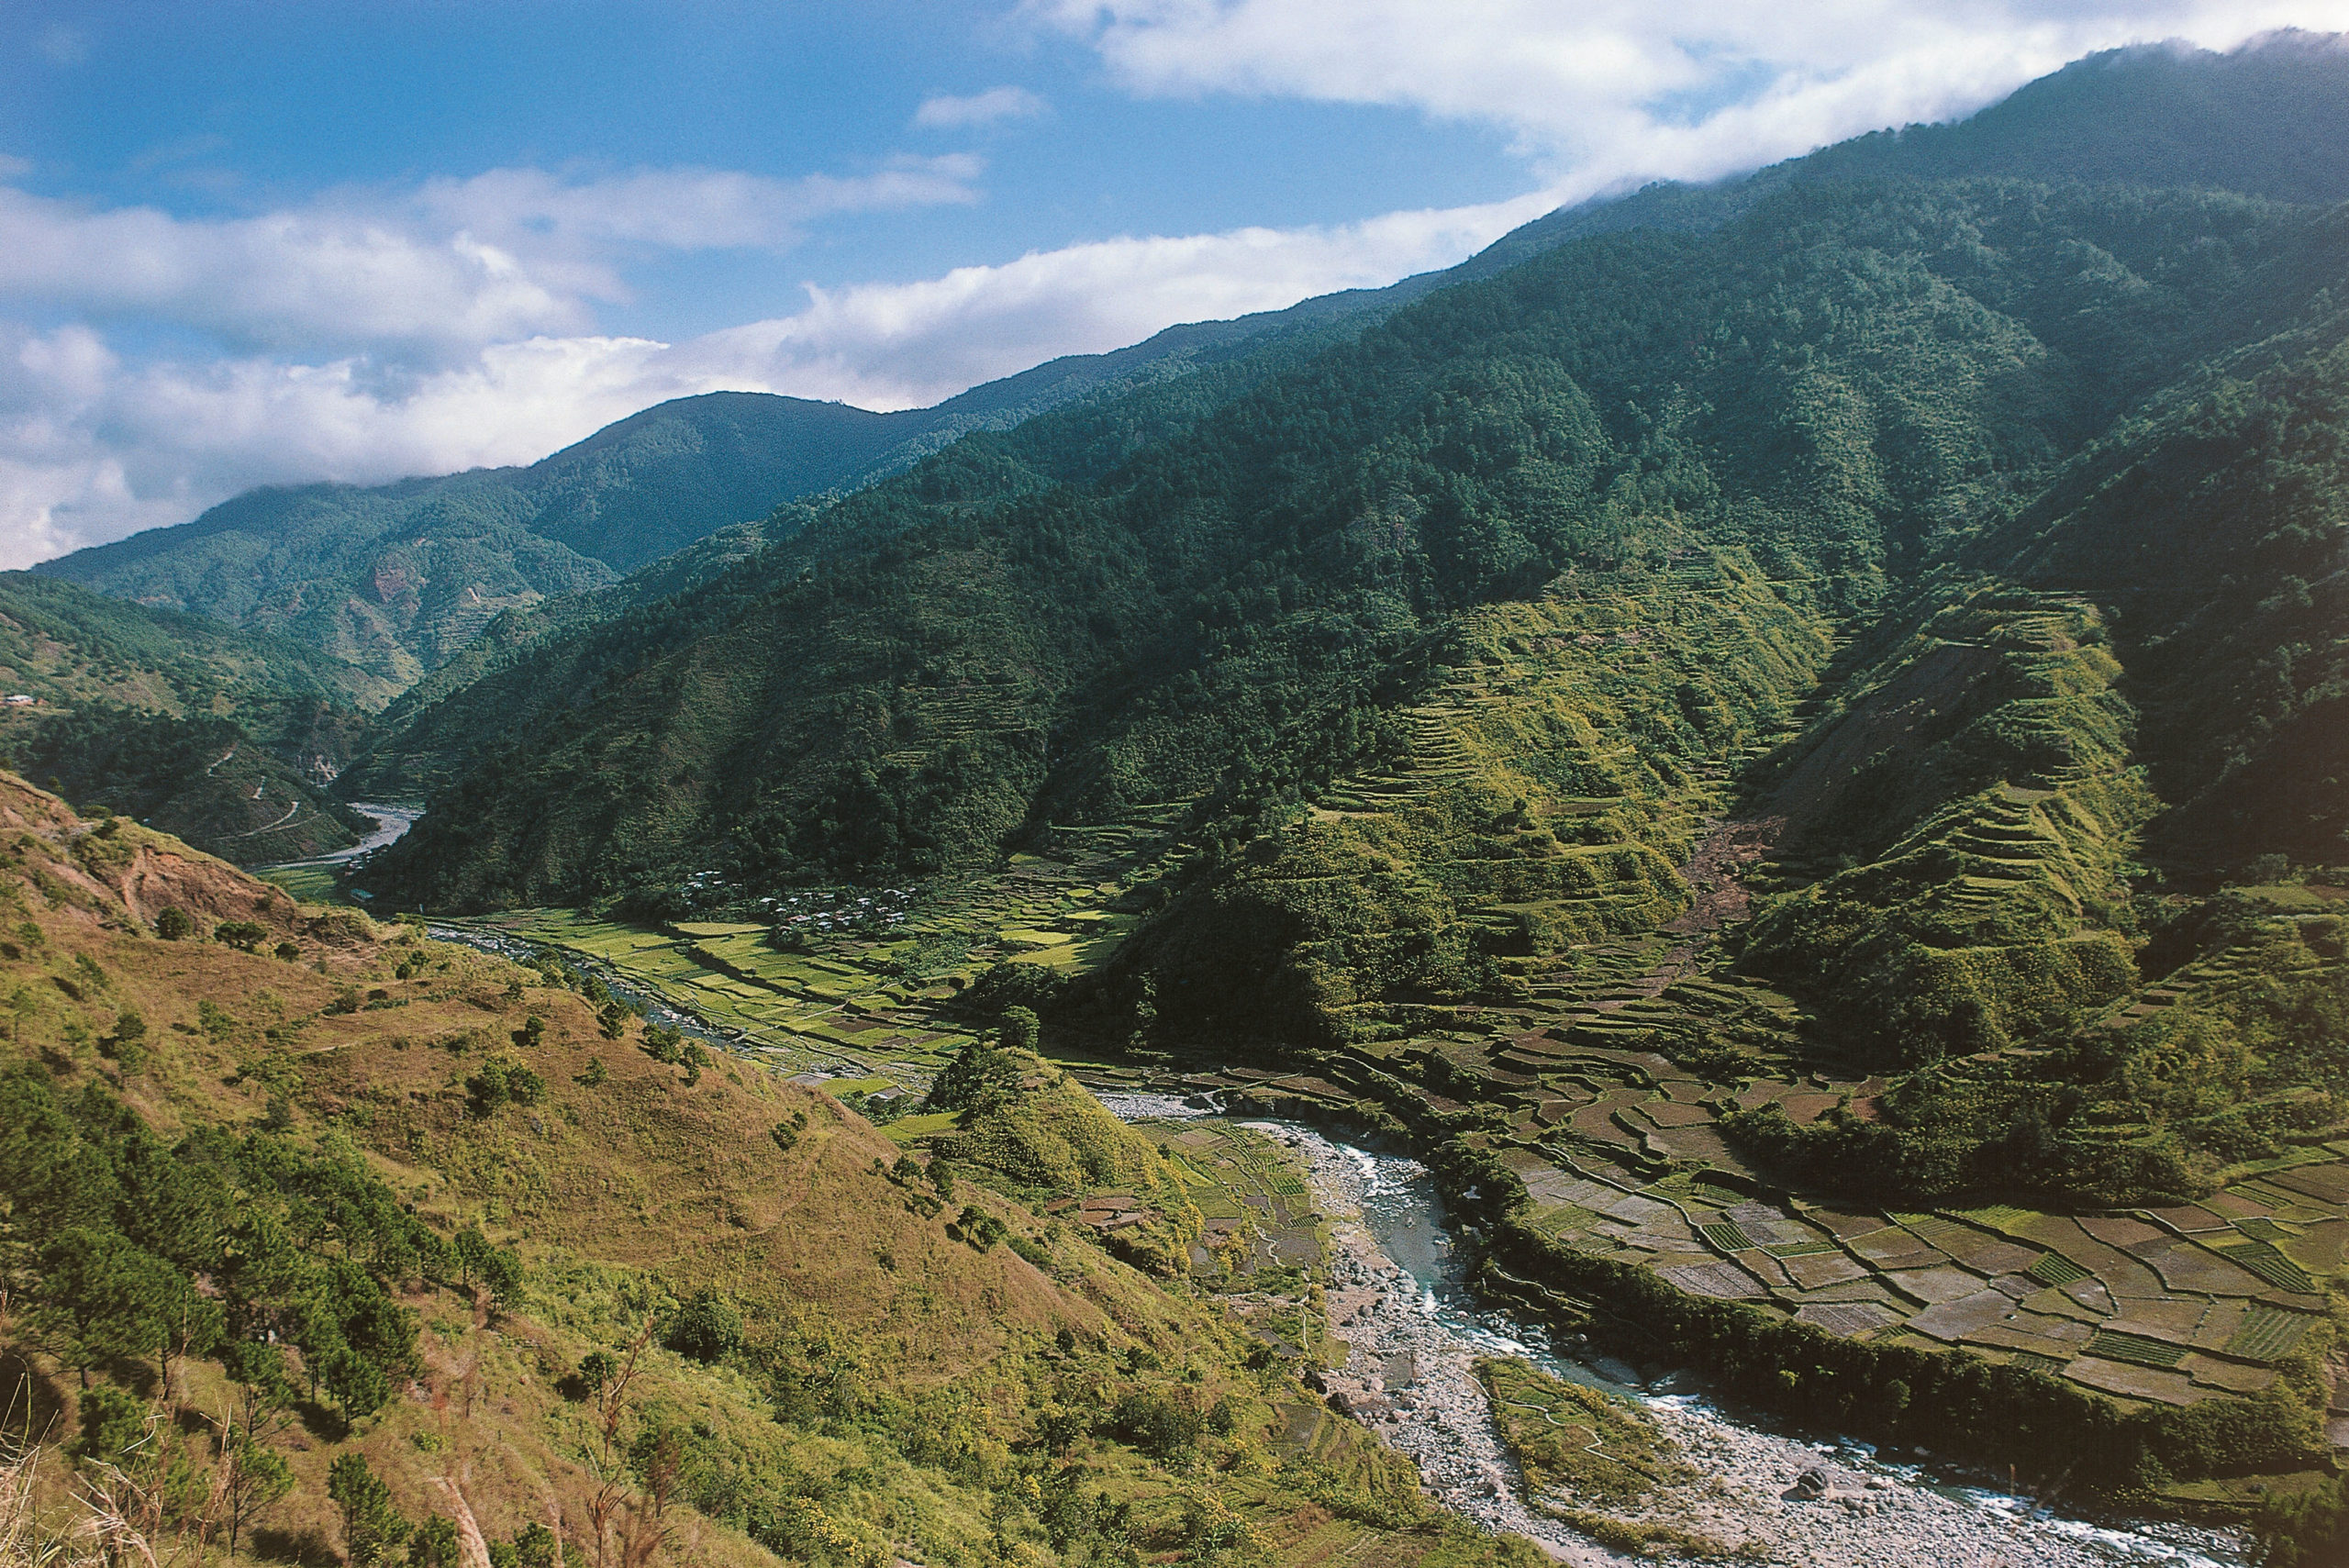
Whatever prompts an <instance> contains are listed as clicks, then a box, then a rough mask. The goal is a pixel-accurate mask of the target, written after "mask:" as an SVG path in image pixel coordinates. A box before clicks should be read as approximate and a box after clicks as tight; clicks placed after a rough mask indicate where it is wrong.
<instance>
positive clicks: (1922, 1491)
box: [1103, 1095, 2246, 1568]
mask: <svg viewBox="0 0 2349 1568" xmlns="http://www.w3.org/2000/svg"><path fill="white" fill-rule="evenodd" d="M1103 1103H1104V1104H1106V1105H1108V1106H1109V1108H1110V1109H1111V1110H1112V1111H1114V1112H1116V1113H1117V1114H1119V1116H1121V1117H1124V1118H1127V1119H1129V1120H1137V1119H1144V1118H1165V1117H1193V1116H1200V1115H1208V1114H1213V1113H1211V1112H1207V1111H1203V1110H1201V1109H1199V1108H1197V1107H1196V1106H1189V1105H1187V1104H1186V1102H1184V1101H1182V1100H1180V1099H1177V1098H1175V1097H1174V1096H1171V1095H1105V1096H1103ZM1243 1125H1246V1126H1250V1127H1253V1128H1258V1129H1262V1130H1264V1131H1265V1132H1266V1133H1268V1134H1270V1135H1271V1136H1274V1137H1275V1138H1278V1139H1279V1140H1281V1141H1283V1142H1284V1143H1286V1144H1287V1145H1288V1146H1289V1148H1290V1150H1291V1151H1292V1152H1293V1153H1294V1154H1295V1155H1296V1157H1297V1160H1298V1162H1299V1163H1300V1164H1302V1165H1303V1166H1304V1167H1305V1170H1306V1173H1307V1179H1308V1183H1309V1184H1310V1185H1311V1187H1312V1189H1313V1194H1314V1198H1315V1201H1316V1203H1317V1204H1318V1205H1319V1207H1320V1209H1321V1211H1322V1212H1323V1213H1324V1214H1325V1215H1327V1216H1329V1217H1330V1219H1331V1221H1332V1223H1333V1227H1334V1229H1335V1231H1336V1237H1335V1240H1336V1243H1337V1245H1336V1249H1335V1252H1334V1255H1333V1257H1332V1259H1331V1278H1330V1287H1329V1292H1328V1296H1329V1303H1330V1329H1331V1332H1332V1333H1333V1334H1335V1335H1336V1336H1337V1337H1339V1338H1341V1339H1343V1340H1347V1341H1348V1342H1349V1343H1351V1344H1353V1346H1354V1347H1355V1351H1354V1353H1353V1355H1352V1356H1351V1357H1350V1358H1349V1360H1348V1362H1347V1365H1346V1366H1345V1367H1344V1368H1343V1369H1341V1370H1340V1371H1339V1372H1337V1373H1332V1374H1331V1375H1330V1378H1329V1382H1330V1389H1331V1393H1332V1395H1333V1396H1334V1400H1333V1402H1342V1403H1343V1404H1344V1405H1346V1406H1347V1407H1350V1408H1352V1409H1353V1410H1355V1411H1356V1412H1357V1413H1358V1414H1359V1415H1360V1416H1361V1417H1362V1418H1364V1421H1365V1424H1366V1425H1369V1426H1370V1427H1371V1428H1372V1429H1374V1430H1375V1431H1377V1432H1378V1433H1379V1434H1380V1435H1381V1436H1382V1437H1384V1438H1385V1439H1386V1440H1387V1442H1389V1443H1390V1444H1391V1445H1393V1446H1394V1447H1395V1448H1396V1449H1397V1450H1398V1451H1402V1452H1404V1453H1407V1454H1408V1455H1409V1456H1410V1457H1411V1458H1412V1459H1414V1460H1415V1461H1417V1462H1418V1463H1419V1468H1420V1471H1421V1473H1423V1474H1424V1475H1425V1476H1426V1477H1427V1481H1428V1485H1429V1488H1430V1490H1431V1493H1433V1495H1434V1496H1437V1497H1438V1498H1439V1499H1440V1500H1442V1502H1444V1503H1445V1504H1446V1505H1448V1506H1450V1507H1453V1509H1455V1510H1457V1511H1458V1512H1460V1513H1462V1514H1464V1515H1466V1516H1467V1517H1468V1518H1473V1519H1475V1520H1476V1521H1477V1522H1478V1523H1480V1524H1483V1525H1486V1526H1487V1527H1488V1528H1492V1529H1508V1530H1515V1531H1517V1532H1519V1533H1520V1534H1523V1535H1525V1536H1528V1537H1529V1538H1531V1539H1532V1540H1535V1541H1537V1542H1539V1543H1540V1544H1542V1547H1543V1548H1544V1549H1545V1550H1546V1551H1548V1552H1549V1553H1550V1554H1551V1555H1552V1556H1553V1557H1554V1558H1556V1559H1557V1560H1559V1561H1561V1562H1574V1563H1588V1564H1601V1563H1616V1562H1626V1561H1629V1559H1624V1558H1620V1557H1618V1556H1616V1555H1615V1554H1613V1553H1611V1552H1609V1551H1605V1550H1604V1549H1602V1548H1600V1547H1598V1546H1597V1545H1595V1544H1594V1543H1592V1542H1591V1541H1589V1540H1586V1539H1585V1538H1584V1537H1582V1536H1581V1535H1579V1534H1577V1533H1576V1532H1575V1531H1574V1530H1572V1529H1568V1528H1567V1527H1565V1526H1564V1525H1563V1524H1561V1523H1559V1522H1557V1521H1556V1520H1554V1519H1552V1518H1548V1517H1546V1516H1544V1515H1542V1514H1539V1513H1537V1512H1535V1511H1534V1510H1533V1509H1532V1508H1531V1507H1528V1506H1527V1504H1526V1502H1525V1500H1524V1498H1523V1496H1522V1484H1521V1480H1520V1477H1519V1475H1518V1473H1517V1470H1516V1467H1515V1465H1514V1464H1513V1463H1512V1462H1510V1460H1509V1459H1508V1455H1507V1453H1506V1452H1505V1451H1503V1449H1502V1447H1501V1444H1500V1440H1499V1436H1498V1434H1497V1432H1496V1430H1495V1429H1494V1427H1493V1422H1492V1418H1491V1414H1490V1410H1489V1407H1488V1406H1487V1404H1486V1396H1485V1394H1484V1390H1483V1388H1482V1386H1481V1385H1479V1384H1478V1383H1477V1381H1476V1378H1475V1372H1474V1370H1473V1363H1474V1362H1475V1358H1476V1357H1478V1356H1486V1355H1507V1356H1520V1357H1522V1358H1524V1359H1525V1360H1527V1361H1529V1362H1532V1363H1533V1364H1535V1365H1536V1366H1539V1367H1541V1368H1542V1370H1543V1371H1545V1372H1548V1373H1551V1374H1552V1375H1553V1376H1557V1377H1563V1378H1566V1379H1569V1380H1571V1381H1574V1382H1577V1383H1582V1384H1586V1385H1592V1386H1595V1387H1600V1388H1605V1389H1608V1390H1609V1391H1611V1392H1614V1393H1618V1394H1622V1395H1625V1396H1629V1397H1631V1399H1633V1400H1635V1401H1636V1402H1638V1403H1639V1404H1640V1405H1641V1406H1642V1407H1643V1408H1644V1409H1645V1410H1646V1412H1647V1413H1648V1414H1649V1415H1650V1416H1652V1417H1653V1418H1654V1419H1655V1421H1656V1422H1657V1424H1658V1425H1659V1426H1661V1427H1662V1428H1663V1429H1664V1431H1665V1432H1666V1433H1667V1434H1668V1435H1669V1436H1670V1437H1672V1438H1673V1439H1674V1440H1675V1441H1676V1442H1678V1443H1679V1445H1680V1447H1681V1449H1682V1451H1683V1452H1684V1453H1685V1454H1686V1456H1687V1458H1688V1460H1689V1461H1690V1462H1693V1463H1694V1464H1695V1465H1696V1466H1697V1467H1698V1470H1699V1471H1700V1472H1701V1473H1704V1474H1705V1475H1706V1477H1707V1481H1706V1484H1705V1485H1703V1486H1701V1487H1690V1488H1683V1489H1681V1490H1680V1491H1679V1492H1678V1493H1675V1494H1674V1495H1673V1496H1670V1497H1669V1498H1667V1499H1665V1500H1664V1502H1663V1504H1662V1505H1661V1506H1659V1507H1657V1508H1656V1509H1655V1511H1654V1512H1653V1515H1652V1516H1650V1517H1651V1518H1653V1522H1658V1523H1669V1524H1673V1525H1675V1526H1678V1527H1679V1528H1682V1529H1691V1530H1694V1531H1697V1532H1698V1533H1702V1534H1706V1535H1709V1536H1712V1537H1713V1538H1714V1539H1716V1540H1722V1541H1724V1542H1726V1543H1728V1544H1729V1545H1731V1546H1732V1547H1737V1546H1743V1547H1746V1548H1747V1549H1748V1550H1749V1551H1752V1552H1753V1553H1754V1554H1755V1555H1756V1557H1757V1559H1758V1560H1760V1561H1765V1562H1782V1563H1787V1564H1801V1565H1802V1568H2024V1565H2026V1564H2029V1565H2032V1568H2038V1565H2041V1564H2044V1565H2046V1568H2111V1565H2113V1564H2121V1563H2129V1564H2165V1565H2168V1568H2241V1565H2242V1564H2243V1563H2244V1562H2246V1559H2245V1558H2244V1557H2243V1555H2242V1553H2241V1552H2240V1551H2239V1550H2238V1549H2237V1547H2236V1545H2235V1543H2234V1542H2233V1540H2232V1539H2231V1538H2227V1537H2223V1536H2221V1535H2218V1534H2216V1533H2214V1532H2211V1531H2208V1530H2201V1529H2192V1528H2188V1527H2183V1526H2175V1525H2166V1524H2143V1523H2140V1524H2132V1525H2128V1526H2125V1527H2122V1526H2114V1525H2110V1524H2103V1523H2097V1522H2092V1521H2089V1520H2086V1519H2079V1518H2068V1517H2065V1516H2064V1515H2061V1514H2058V1513H2054V1512H2052V1511H2049V1510H2046V1509H2043V1508H2039V1507H2036V1506H2035V1505H2034V1504H2033V1503H2032V1501H2031V1500H2030V1499H2028V1498H2025V1497H2021V1496H2014V1495H2011V1494H2009V1493H2008V1492H2005V1491H2002V1490H1999V1489H1997V1488H1995V1487H1991V1486H1987V1485H1980V1484H1978V1482H1977V1481H1976V1479H1974V1478H1969V1477H1964V1476H1956V1475H1948V1474H1937V1473H1933V1472H1932V1471H1929V1470H1927V1469H1926V1468H1924V1467H1922V1466H1920V1465H1916V1464H1909V1463H1896V1462H1891V1461H1889V1460H1886V1459H1882V1458H1879V1457H1878V1456H1877V1455H1876V1452H1875V1451H1873V1450H1872V1449H1870V1448H1869V1447H1868V1445H1866V1444H1865V1443H1861V1442H1857V1441H1853V1440H1817V1439H1812V1438H1807V1437H1803V1436H1799V1435H1796V1434H1793V1433H1790V1432H1787V1431H1784V1430H1780V1429H1776V1428H1775V1427H1773V1426H1772V1425H1771V1424H1770V1423H1768V1422H1767V1421H1766V1420H1764V1419H1761V1418H1755V1417H1754V1416H1753V1415H1752V1414H1751V1413H1748V1412H1743V1411H1736V1410H1731V1409H1730V1408H1727V1407H1723V1406H1721V1405H1720V1404H1717V1403H1715V1402H1714V1401H1713V1400H1711V1399H1710V1398H1709V1397H1707V1396H1706V1395H1705V1393H1704V1392H1703V1391H1702V1390H1701V1388H1699V1387H1698V1385H1696V1384H1695V1383H1694V1381H1693V1380H1691V1379H1688V1378H1687V1377H1682V1376H1675V1377H1667V1378H1664V1379H1662V1380H1659V1381H1656V1382H1642V1381H1640V1373H1638V1372H1636V1371H1634V1370H1633V1369H1631V1368H1630V1367H1627V1366H1622V1365H1620V1364H1619V1363H1614V1362H1608V1361H1606V1360H1605V1359H1603V1358H1599V1359H1595V1360H1586V1359H1582V1358H1578V1357H1577V1356H1575V1354H1572V1353H1570V1352H1569V1351H1568V1350H1567V1349H1566V1348H1564V1347H1561V1346H1558V1345H1555V1344H1553V1342H1552V1340H1551V1339H1550V1336H1549V1335H1548V1334H1547V1333H1546V1332H1545V1331H1544V1330H1543V1329H1541V1328H1540V1327H1538V1326H1535V1325H1531V1324H1528V1323H1525V1322H1523V1321H1520V1320H1519V1319H1518V1318H1515V1317H1514V1316H1513V1315H1511V1314H1509V1313H1508V1312H1506V1311H1503V1310H1498V1309H1496V1308H1493V1307H1486V1306H1485V1305H1483V1304H1481V1303H1479V1302H1478V1301H1477V1300H1476V1299H1475V1297H1474V1296H1472V1295H1471V1294H1470V1292H1469V1290H1468V1288H1467V1285H1466V1283H1465V1270H1464V1267H1463V1264H1462V1261H1461V1256H1460V1251H1461V1250H1460V1248H1459V1247H1458V1246H1457V1244H1456V1243H1455V1241H1454V1239H1453V1235H1452V1233H1451V1230H1450V1229H1449V1228H1448V1227H1447V1226H1446V1224H1445V1223H1444V1218H1443V1214H1442V1206H1441V1204H1440V1202H1439V1201H1438V1199H1437V1197H1436V1194H1435V1187H1434V1183H1433V1181H1432V1180H1431V1178H1430V1176H1429V1174H1428V1172H1427V1170H1426V1168H1425V1167H1424V1166H1422V1165H1420V1164H1419V1163H1418V1162H1415V1161H1412V1160H1409V1159H1407V1158H1403V1157H1401V1156H1398V1155H1394V1154H1387V1153H1380V1152H1375V1151H1371V1150H1367V1149H1364V1148H1361V1147H1359V1146H1356V1145H1353V1144H1349V1143H1345V1142H1342V1141H1339V1140H1333V1139H1331V1138H1330V1137H1329V1136H1327V1135H1326V1134H1324V1133H1322V1132H1319V1131H1317V1130H1315V1129H1310V1128H1307V1127H1303V1126H1299V1125H1296V1124H1292V1123H1286V1122H1272V1121H1262V1120H1254V1119H1250V1120H1247V1121H1245V1122H1244V1123H1243ZM1806 1472H1817V1473H1819V1475H1820V1477H1821V1478H1823V1481H1824V1483H1825V1496H1822V1497H1819V1498H1816V1499H1808V1500H1806V1499H1799V1498H1797V1497H1793V1496H1787V1493H1788V1492H1789V1491H1790V1490H1792V1489H1794V1488H1795V1486H1796V1483H1797V1481H1798V1478H1800V1477H1801V1476H1802V1475H1803V1474H1804V1473H1806Z"/></svg>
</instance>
